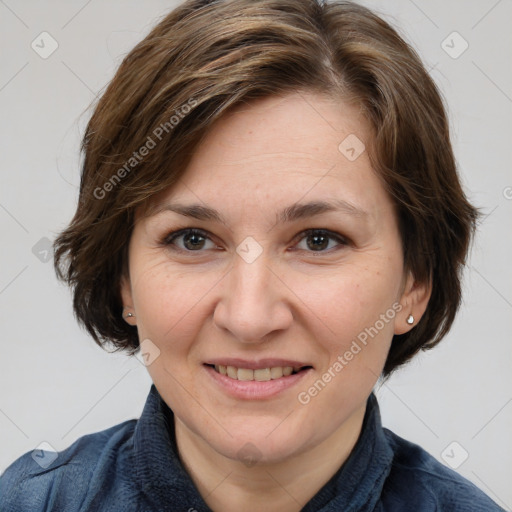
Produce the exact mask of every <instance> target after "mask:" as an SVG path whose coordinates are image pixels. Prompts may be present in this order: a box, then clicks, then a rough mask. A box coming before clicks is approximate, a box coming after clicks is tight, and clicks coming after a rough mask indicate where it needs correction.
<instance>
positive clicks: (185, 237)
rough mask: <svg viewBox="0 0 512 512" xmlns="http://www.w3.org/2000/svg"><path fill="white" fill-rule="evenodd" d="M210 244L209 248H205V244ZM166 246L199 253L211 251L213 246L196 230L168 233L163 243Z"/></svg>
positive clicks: (208, 239)
mask: <svg viewBox="0 0 512 512" xmlns="http://www.w3.org/2000/svg"><path fill="white" fill-rule="evenodd" d="M208 241H209V242H210V243H211V247H205V246H206V245H207V242H208ZM164 244H165V245H167V246H175V247H176V249H178V250H182V251H188V252H199V251H201V250H202V249H205V248H206V249H212V248H214V247H215V244H214V243H213V242H212V241H211V240H210V238H209V237H208V236H207V235H206V233H204V232H203V231H201V230H198V229H182V230H179V231H175V232H174V233H170V234H169V235H168V236H167V237H166V238H165V241H164Z"/></svg>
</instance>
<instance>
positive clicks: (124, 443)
mask: <svg viewBox="0 0 512 512" xmlns="http://www.w3.org/2000/svg"><path fill="white" fill-rule="evenodd" d="M83 151H84V154H85V160H84V165H83V170H82V181H81V187H80V199H79V204H78V208H77V211H76V214H75V217H74V218H73V220H72V222H71V224H70V226H69V227H68V228H67V229H66V230H65V231H64V232H63V233H62V234H61V235H60V237H59V238H58V239H57V241H56V242H55V249H56V250H55V264H56V269H57V272H58V275H59V276H60V277H61V278H62V279H64V280H65V281H66V282H67V283H68V284H70V285H71V286H72V287H73V290H74V307H75V312H76V314H77V317H78V318H79V320H80V321H81V322H82V323H83V325H85V326H86V328H87V329H88V331H89V332H90V334H91V335H92V337H93V338H94V340H95V341H96V342H97V343H99V344H100V345H102V346H104V345H107V344H109V343H111V344H113V345H114V346H115V347H117V348H118V349H120V350H127V351H129V352H130V353H132V354H133V353H135V352H137V351H138V350H139V349H140V355H141V358H142V360H143V361H144V364H145V365H146V366H147V368H148V371H149V373H150V375H151V378H152V380H153V382H154V385H153V386H152V388H151V392H150V394H149V397H148V399H147V402H146V406H145V408H144V411H143V413H142V416H141V418H140V419H139V420H138V421H134V420H133V421H128V422H125V423H122V424H120V425H117V426H114V427H112V428H110V429H108V430H106V431H103V432H99V433H96V434H92V435H89V436H85V437H83V438H81V439H79V440H78V441H77V442H76V443H74V444H73V445H72V446H70V447H69V448H68V449H67V450H65V451H63V452H60V453H59V454H58V456H57V457H56V458H55V460H54V461H53V462H52V463H51V464H49V465H48V466H47V467H45V468H42V467H40V465H37V464H36V463H35V461H34V459H33V457H32V456H31V454H27V455H25V456H23V457H21V458H20V459H18V460H17V461H15V462H14V463H13V464H12V465H11V466H10V467H9V468H8V469H7V471H6V472H5V473H4V475H3V477H2V498H1V499H2V510H5V511H14V510H16V511H18V510H31V511H40V510H41V511H42V510H65V511H75V510H76V511H78V510H81V511H85V510H87V511H93V510H108V511H118V510H119V511H121V510H122V511H130V510H133V511H135V510H137V511H142V510H144V511H146V510H147V511H149V510H151V511H157V510H158V511H160V510H169V511H181V510H183V511H186V510H188V511H206V510H213V511H222V512H224V511H234V510H247V511H260V510H267V511H274V510H275V511H277V510H280V511H299V510H303V511H317V510H319V511H324V512H327V511H339V510H344V511H347V510H361V511H363V510H365V511H370V510H379V511H393V512H396V511H412V510H414V511H431V510H432V511H434V510H450V511H451V510H461V511H462V510H464V511H477V510H479V511H480V510H489V511H491V510H501V509H500V508H499V507H498V506H497V505H496V504H495V503H493V502H492V500H491V499H490V498H488V497H487V496H486V495H485V494H483V493H482V491H480V490H479V489H477V488H476V487H475V486H474V485H472V484H471V483H470V482H468V481H467V480H465V479H463V478H462V477H461V476H459V475H458V474H456V473H455V472H454V471H451V470H449V469H448V468H446V467H444V466H443V465H441V464H439V463H438V462H437V461H436V460H435V459H434V458H433V457H432V456H430V455H429V454H427V453H426V452H425V451H424V450H422V449H421V448H420V447H418V446H416V445H413V444H411V443H409V442H407V441H406V440H404V439H402V438H400V437H398V436H397V435H395V434H393V433H392V432H390V431H388V430H385V429H383V428H382V425H381V423H380V415H379V408H378V404H377V401H376V398H375V396H374V394H373V393H372V389H373V387H374V385H375V383H376V382H377V380H378V379H379V377H380V376H383V377H387V376H389V375H390V374H391V373H392V372H393V371H394V370H395V369H396V368H398V367H399V366H400V365H402V364H403V363H405V362H406V361H408V360H409V359H411V358H412V357H413V356H414V355H415V354H416V353H417V352H418V351H419V350H420V349H424V348H430V347H432V346H434V345H436V344H437V343H438V342H439V341H440V340H441V339H442V338H443V337H444V335H445V334H446V333H447V332H448V330H449V329H450V327H451V325H452V323H453V320H454V318H455V314H456V312H457V309H458V306H459V303H460V299H461V283H460V280H461V273H462V269H463V267H464V262H465V259H466V255H467V251H468V248H469V244H470V241H471V237H472V234H473V232H474V229H475V224H476V220H477V218H478V212H477V210H476V209H475V208H474V207H473V206H472V205H471V204H470V203H469V202H468V200H467V198H466V197H465V195H464V192H463V190H462V188H461V185H460V182H459V179H458V176H457V172H456V166H455V161H454V156H453V153H452V148H451V146H450V139H449V131H448V123H447V120H446V113H445V110H444V107H443V104H442V101H441V99H440V96H439V93H438V91H437V89H436V87H435V85H434V83H433V82H432V80H431V79H430V77H429V76H428V73H427V72H426V71H425V69H424V67H423V65H422V64H421V62H420V60H419V59H418V57H417V55H416V54H415V53H414V51H413V50H412V49H411V48H410V47H409V46H408V45H407V44H406V43H405V42H404V41H403V40H402V39H401V38H400V37H399V36H398V35H397V33H396V32H395V31H394V30H393V29H392V28H391V27H390V26H389V25H388V24H386V23H385V22H384V21H383V20H381V19H380V18H378V17H377V16H375V15H374V14H373V13H371V12H370V11H369V10H367V9H365V8H363V7H360V6H358V5H355V4H352V3H347V2H332V3H329V4H325V5H324V4H322V3H320V2H318V1H314V0H279V1H277V0H233V1H229V2H228V1H220V2H207V1H204V0H203V1H198V0H194V1H188V2H185V3H183V4H182V5H181V6H180V7H179V8H177V9H176V10H174V11H173V12H171V13H170V14H169V15H168V16H167V17H165V18H164V19H163V20H162V21H161V22H160V23H159V24H158V26H156V27H155V29H154V30H153V31H152V32H151V33H150V34H149V35H148V36H147V37H146V38H145V39H144V40H143V41H142V42H141V43H140V44H138V45H137V46H136V47H135V48H134V49H133V51H132V52H131V53H130V54H129V55H128V56H127V57H126V58H125V60H124V61H123V63H122V65H121V66H120V68H119V70H118V72H117V73H116V76H115V77H114V79H113V80H112V82H111V83H110V85H109V87H108V88H107V90H106V92H105V93H104V95H103V96H102V98H101V99H100V101H99V103H98V105H97V107H96V109H95V112H94V114H93V116H92V118H91V121H90V122H89V125H88V128H87V131H86V133H85V136H84V140H83Z"/></svg>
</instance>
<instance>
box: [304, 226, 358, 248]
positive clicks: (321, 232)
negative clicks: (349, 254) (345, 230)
mask: <svg viewBox="0 0 512 512" xmlns="http://www.w3.org/2000/svg"><path fill="white" fill-rule="evenodd" d="M301 235H302V238H301V242H300V243H302V241H303V240H304V241H306V243H305V247H304V246H303V247H299V245H300V243H299V244H298V248H299V249H300V250H306V251H310V252H311V251H312V252H328V251H330V250H331V249H333V248H336V246H340V245H341V246H346V245H348V242H347V240H346V239H345V238H343V237H342V236H341V235H339V234H338V233H334V232H332V231H327V230H325V229H309V230H307V231H304V232H303V233H301ZM332 241H335V242H336V243H334V245H332Z"/></svg>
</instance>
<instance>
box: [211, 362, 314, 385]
mask: <svg viewBox="0 0 512 512" xmlns="http://www.w3.org/2000/svg"><path fill="white" fill-rule="evenodd" d="M205 366H208V367H210V368H213V370H214V371H215V372H217V373H219V374H221V375H224V376H226V377H229V378H230V379H233V380H240V381H257V382H266V381H269V380H277V379H281V378H283V377H289V376H290V375H295V374H297V373H301V372H304V371H307V370H309V369H311V368H313V367H312V366H310V365H305V366H268V367H265V368H243V367H238V366H232V365H222V364H205Z"/></svg>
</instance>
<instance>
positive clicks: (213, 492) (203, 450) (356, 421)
mask: <svg viewBox="0 0 512 512" xmlns="http://www.w3.org/2000/svg"><path fill="white" fill-rule="evenodd" d="M365 411H366V404H364V406H363V407H361V408H359V409H358V410H356V411H355V412H354V413H353V414H352V416H350V417H349V418H348V419H347V420H346V421H345V422H344V423H343V424H342V425H341V426H340V427H339V428H338V429H337V430H335V431H334V432H333V433H332V434H331V435H330V436H329V437H328V438H326V439H324V440H323V441H322V442H321V443H319V444H316V445H315V446H312V447H309V448H308V449H307V450H304V451H301V452H300V453H297V454H292V455H291V456H290V457H287V458H286V459H284V460H280V461H277V462H271V463H257V464H255V465H254V466H250V467H249V466H248V465H245V464H244V463H243V462H241V461H239V460H234V459H232V458H228V457H225V456H224V455H222V454H220V453H219V452H217V451H216V450H215V449H214V448H213V447H212V446H211V445H210V444H208V443H207V442H206V441H205V440H204V439H203V438H201V437H199V436H198V435H196V434H195V433H194V432H192V431H191V430H189V429H188V427H187V426H186V425H185V424H184V423H182V422H181V421H180V420H179V419H178V418H176V416H175V417H174V422H175V432H176V444H177V447H178V453H179V457H180V460H181V462H182V464H183V466H184V467H185V469H186V470H187V472H188V474H189V475H190V477H191V479H192V481H193V482H194V484H195V486H196V487H197V489H198V491H199V493H200V494H201V496H202V497H203V500H204V501H205V502H206V504H207V505H208V506H209V508H210V509H211V510H213V511H214V512H226V511H232V510H244V511H247V512H253V511H254V512H256V511H261V510H265V512H277V511H279V512H298V511H300V510H301V509H302V508H303V507H304V506H305V505H306V503H307V502H308V501H309V500H310V499H311V498H313V496H315V494H317V492H318V491H319V490H320V489H321V488H322V487H323V486H324V485H325V484H326V483H327V482H328V481H329V480H330V479H331V477H332V476H333V475H334V474H335V473H336V472H337V471H338V469H339V468H340V467H341V466H342V465H343V464H344V462H345V461H346V460H347V458H348V456H349V455H350V453H351V451H352V449H353V448H354V446H355V444H356V442H357V439H358V437H359V434H360V432H361V427H362V423H363V419H364V414H365Z"/></svg>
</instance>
